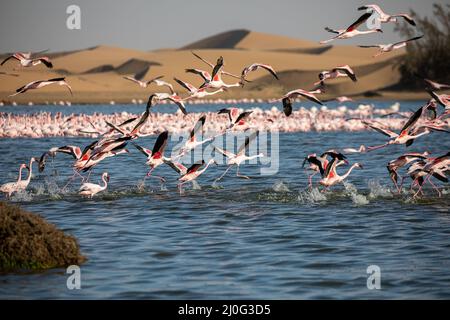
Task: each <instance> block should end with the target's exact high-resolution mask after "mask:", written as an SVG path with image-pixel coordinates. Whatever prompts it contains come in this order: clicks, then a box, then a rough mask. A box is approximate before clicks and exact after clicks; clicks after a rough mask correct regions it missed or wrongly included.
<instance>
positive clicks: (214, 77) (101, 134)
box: [0, 5, 450, 198]
mask: <svg viewBox="0 0 450 320" xmlns="http://www.w3.org/2000/svg"><path fill="white" fill-rule="evenodd" d="M358 10H366V11H367V12H366V13H364V14H363V15H362V16H360V17H359V18H358V19H357V20H356V21H354V22H353V23H352V24H350V26H349V27H347V28H346V29H331V28H329V27H326V28H325V30H326V31H328V32H330V33H333V34H335V36H334V37H333V38H331V39H329V40H324V41H321V42H320V43H321V44H326V43H329V42H331V41H335V40H342V39H349V38H353V37H356V36H362V35H367V34H372V33H382V32H383V31H382V30H381V29H380V28H375V29H370V30H359V29H358V28H359V27H360V26H361V25H362V24H363V23H365V22H366V21H368V19H369V18H370V17H372V16H373V15H376V19H377V20H378V21H379V23H380V25H381V24H383V23H390V22H397V19H398V18H402V19H405V21H407V22H408V23H409V24H410V25H412V26H415V25H416V24H415V22H414V20H413V19H412V18H411V17H410V16H409V15H407V14H404V13H399V14H387V13H385V12H384V11H382V9H381V8H380V7H379V6H377V5H365V6H361V7H359V8H358ZM422 37H423V35H419V36H416V37H414V38H411V39H407V40H404V41H400V42H397V43H393V44H380V45H376V46H361V47H376V48H378V49H379V52H378V53H377V54H376V55H375V56H378V55H380V54H382V53H386V52H390V51H393V50H397V49H400V48H402V47H405V46H406V45H407V44H408V43H410V42H412V41H418V40H420V39H421V38H422ZM192 54H193V56H194V57H195V58H197V59H198V60H200V61H202V62H203V63H204V64H205V65H206V66H208V68H209V69H208V71H205V70H202V69H197V68H186V69H185V72H186V73H192V74H195V75H197V76H198V77H199V78H200V79H199V80H201V83H200V84H199V85H198V86H196V85H193V84H190V83H187V82H185V81H184V80H182V79H179V78H174V81H175V82H176V83H177V84H178V85H179V86H180V87H181V88H183V89H184V90H186V91H187V94H186V95H184V96H183V95H181V94H178V93H177V92H176V89H175V88H174V86H173V85H172V84H171V83H169V82H166V81H164V80H161V79H162V78H163V77H164V76H162V75H160V76H156V77H153V78H152V79H150V80H143V79H144V77H145V75H146V74H147V72H148V68H146V69H145V70H144V71H141V72H139V73H138V74H135V75H133V76H131V75H130V76H125V77H124V79H125V80H127V81H130V83H135V84H136V85H139V86H140V87H141V88H143V89H145V88H147V87H149V86H150V85H152V84H155V85H156V86H158V87H164V88H167V89H168V90H169V92H158V93H154V94H151V95H150V96H149V98H148V101H147V104H146V108H145V110H144V112H143V113H142V114H140V115H132V114H128V113H126V112H123V113H118V114H113V115H103V114H94V115H91V116H88V115H83V114H81V115H80V114H78V115H75V114H72V115H69V116H64V115H62V114H61V113H56V114H54V115H52V114H50V113H45V112H42V113H39V114H33V115H27V114H25V115H13V114H9V113H1V114H0V137H20V136H31V137H36V138H38V137H51V136H88V137H91V138H92V139H93V140H92V141H91V142H90V143H89V144H88V145H86V146H73V145H66V146H60V147H51V148H49V149H48V150H43V152H42V154H41V156H40V157H31V159H30V162H29V165H26V164H20V165H19V174H18V179H17V180H16V181H13V182H9V183H5V184H3V185H1V186H0V192H2V193H4V194H6V196H7V197H11V196H12V195H13V194H14V193H17V192H20V191H23V190H26V189H27V187H28V185H29V184H30V181H31V179H32V167H33V163H34V162H37V163H38V169H39V172H43V171H44V170H45V168H46V163H47V159H48V158H49V157H51V158H54V157H56V156H57V154H67V155H70V156H71V157H72V158H73V162H72V164H71V166H70V168H71V169H72V171H73V175H72V177H71V178H70V179H69V181H68V182H67V183H66V185H65V186H64V188H66V187H67V186H68V185H69V184H70V183H72V182H73V181H74V180H75V179H76V178H80V179H81V187H80V188H79V190H78V193H79V194H80V195H81V196H84V197H89V198H92V197H93V196H95V195H96V194H98V193H100V192H102V191H105V190H106V189H107V188H108V182H109V181H110V175H109V174H108V172H103V174H102V176H101V180H102V182H103V184H94V183H90V182H89V178H90V175H91V173H92V171H93V169H94V168H95V167H96V166H97V165H98V164H99V163H101V162H102V161H104V160H105V159H108V158H116V157H117V156H118V155H121V154H128V153H129V152H130V151H129V150H128V149H127V147H128V145H129V144H132V145H133V146H134V147H135V148H136V149H137V150H138V151H139V152H141V153H142V154H143V155H144V156H145V159H146V160H145V165H146V166H148V167H149V169H148V171H147V174H146V175H145V177H144V180H145V179H147V178H156V179H158V180H159V181H160V182H161V183H164V182H165V181H166V180H165V178H164V177H162V176H156V175H154V172H155V170H156V171H157V168H158V167H160V166H164V165H167V166H169V167H170V168H172V169H173V170H175V171H176V172H177V173H178V174H179V178H178V183H177V186H178V189H179V192H180V194H182V193H183V186H184V185H185V184H187V183H189V182H190V183H192V184H193V186H194V187H196V184H197V182H196V180H197V179H198V178H199V177H200V176H201V175H202V174H203V173H204V172H205V171H206V170H207V169H208V168H209V167H210V166H211V165H212V164H216V165H217V162H216V161H215V160H214V159H209V160H206V161H205V159H201V160H198V161H196V162H194V163H193V164H192V165H191V166H189V167H188V166H186V165H185V164H183V163H182V159H183V157H184V156H185V155H187V154H190V153H192V152H194V151H195V150H196V149H197V148H203V147H204V146H206V145H208V144H211V145H212V146H213V150H214V152H215V153H217V154H219V155H222V156H223V157H225V158H226V160H227V162H226V164H227V168H226V169H225V171H224V172H223V173H222V174H221V175H220V176H219V177H218V178H217V179H215V182H219V181H220V180H222V179H223V178H224V177H225V175H226V174H227V173H228V172H229V170H230V169H231V168H233V167H236V176H237V177H239V178H243V179H250V177H248V176H246V175H242V174H240V167H241V165H242V164H244V163H245V162H246V161H250V160H253V159H258V158H263V157H265V155H264V154H263V153H258V154H253V155H252V154H249V152H248V150H249V149H250V145H251V144H252V143H254V141H255V140H257V138H258V136H259V132H261V131H263V130H264V131H284V132H294V131H312V130H315V131H338V130H348V131H358V130H365V129H373V130H375V131H377V132H379V133H381V134H383V135H385V136H387V137H388V140H387V141H386V142H385V143H384V144H382V145H379V146H365V145H361V146H360V147H359V148H353V147H349V148H344V149H342V150H341V151H339V150H336V149H330V150H327V151H325V152H323V153H320V155H317V154H315V153H313V154H309V155H308V156H306V158H305V159H304V162H303V167H304V165H305V164H306V163H309V167H308V168H307V170H309V171H312V172H313V173H312V174H308V186H309V187H310V188H312V187H313V177H314V176H315V175H316V174H320V179H319V181H318V185H319V186H322V187H323V190H322V191H323V192H325V191H327V190H329V188H331V187H332V186H335V185H337V184H339V183H342V182H344V181H345V180H346V179H347V178H348V177H349V176H350V174H351V172H352V171H353V170H354V169H363V165H362V164H361V163H354V164H352V165H351V166H350V168H349V169H347V171H346V172H345V173H343V174H339V173H338V168H339V167H342V166H347V165H349V161H348V160H347V156H346V154H348V153H364V154H368V153H371V152H374V151H375V150H378V149H381V148H386V147H389V146H390V145H393V144H401V145H405V146H406V147H409V146H410V145H412V144H413V143H414V141H416V139H418V138H420V137H421V136H424V135H428V134H431V133H433V132H443V133H449V132H450V131H449V130H448V129H447V128H448V126H449V122H448V116H449V115H450V95H446V94H441V93H438V92H439V91H440V90H446V89H449V88H450V85H447V84H441V83H437V82H435V81H432V80H429V79H423V81H424V84H425V90H426V92H428V94H429V95H430V100H429V101H428V102H427V103H426V104H425V105H423V106H421V107H420V108H419V109H417V110H416V111H414V112H399V110H398V106H397V107H395V106H393V107H391V108H390V109H376V108H374V107H373V106H364V105H361V106H360V107H358V108H357V109H356V110H351V109H348V108H346V107H345V106H341V107H339V108H337V109H336V110H330V109H328V108H327V107H326V106H325V104H324V102H323V101H321V100H320V98H319V95H320V94H322V93H324V92H325V90H326V83H328V82H329V81H332V80H333V79H337V78H348V79H349V80H351V81H352V82H357V81H358V78H357V75H356V74H355V72H354V71H353V70H352V68H351V67H350V65H348V64H342V65H339V66H336V67H334V68H331V69H328V70H325V71H322V72H320V73H319V74H318V78H319V81H318V82H315V83H313V84H312V88H311V89H309V90H308V89H302V88H298V89H295V90H290V91H289V92H287V93H285V94H284V95H282V96H281V97H280V98H278V99H275V100H273V102H276V103H279V102H281V103H282V107H283V109H282V112H280V111H279V110H278V108H276V107H273V108H272V109H270V110H262V109H259V108H254V109H253V110H242V109H239V108H237V107H231V108H222V109H220V110H219V111H218V112H217V113H216V112H209V113H203V114H201V115H200V117H199V114H197V113H189V112H188V111H187V108H186V103H188V101H192V100H193V99H202V98H205V97H208V96H213V95H216V94H219V93H221V92H224V91H227V90H228V89H229V88H233V87H241V88H242V87H244V86H245V85H246V83H247V82H250V81H249V80H248V79H247V78H248V75H249V74H250V73H251V72H257V71H259V70H261V71H263V72H267V73H269V74H270V75H271V76H273V77H274V78H275V79H276V80H279V79H280V78H279V76H278V74H277V73H276V71H275V69H274V68H273V67H272V66H270V65H268V64H264V63H259V62H258V63H252V64H250V65H248V66H245V67H243V68H242V72H241V73H240V74H233V73H230V72H228V71H226V70H225V67H226V64H225V58H224V57H223V56H219V57H218V58H217V60H216V62H215V63H212V62H210V61H208V60H206V59H204V58H202V57H201V56H199V55H198V54H197V53H195V52H192ZM11 59H13V60H17V61H18V62H19V65H20V66H21V67H33V66H36V65H39V64H44V65H45V66H46V67H48V68H52V67H53V63H52V62H51V61H50V59H49V58H48V57H45V56H37V54H34V55H33V54H32V53H21V52H17V53H14V54H12V55H11V56H8V57H7V58H6V59H5V60H4V61H3V62H2V63H1V65H3V64H5V63H6V62H7V61H9V60H11ZM417 76H418V77H421V76H420V75H417ZM222 77H230V78H234V79H235V82H233V83H229V82H225V81H224V80H223V78H222ZM421 78H423V77H421ZM51 84H56V85H59V86H65V87H67V88H68V90H69V91H70V93H71V94H73V92H72V87H71V86H70V85H69V83H68V82H67V80H66V79H65V78H55V79H49V80H37V81H33V82H31V83H28V84H25V85H24V86H22V87H20V88H18V89H17V90H16V92H15V93H13V94H11V96H14V95H17V94H24V93H26V92H27V91H30V90H32V89H40V88H42V87H45V86H48V85H51ZM299 99H307V100H309V101H312V102H313V103H315V104H317V105H319V106H320V109H319V108H318V107H315V106H314V107H312V108H311V109H310V110H307V109H305V108H300V109H299V110H297V111H294V110H293V103H294V102H296V101H299ZM336 100H338V101H340V102H348V101H352V100H351V98H348V97H345V96H343V97H338V98H336ZM164 102H171V103H174V104H176V105H177V106H178V109H179V111H178V112H177V113H175V114H157V113H154V112H152V110H153V108H154V106H155V105H157V104H161V103H164ZM441 108H443V111H442V112H440V109H441ZM374 116H378V118H376V119H375V118H374ZM405 118H406V120H405ZM393 130H398V132H395V131H393ZM186 131H188V132H189V135H188V138H187V139H186V141H184V143H183V144H182V146H181V147H179V148H178V150H177V152H175V153H174V152H172V153H171V155H170V156H167V155H166V147H167V144H168V140H169V137H170V135H171V134H172V135H173V134H178V133H182V132H186ZM205 132H211V133H213V134H212V135H210V136H209V137H205V136H204V135H205ZM236 132H243V133H245V135H246V138H245V141H244V143H242V145H240V146H239V148H237V152H236V153H234V150H225V149H222V148H221V147H219V146H217V145H216V144H215V139H216V138H218V137H220V136H223V135H225V134H228V133H236ZM155 134H157V135H158V136H157V139H156V141H155V143H154V145H153V147H152V148H151V149H149V148H147V147H144V146H143V145H142V144H138V143H137V140H138V139H139V138H141V137H145V136H148V135H155ZM202 150H203V149H202ZM449 166H450V153H449V152H447V153H443V154H442V155H439V156H436V157H432V156H431V155H430V153H429V152H428V151H424V152H422V153H412V152H406V153H404V154H402V155H400V156H399V157H397V158H396V159H394V160H391V161H389V162H388V164H387V166H386V167H387V170H388V174H389V177H390V178H391V180H392V182H393V183H394V186H395V188H396V191H397V192H398V193H401V192H402V190H403V185H404V180H405V179H407V178H408V177H409V178H410V179H411V186H410V189H411V190H413V192H414V197H417V196H419V195H423V194H424V192H423V187H424V186H425V184H427V183H429V184H430V185H431V186H432V187H433V189H434V190H436V192H437V193H438V195H439V196H441V195H442V192H441V191H440V190H439V188H438V186H437V185H436V184H435V182H434V181H433V179H436V180H439V181H440V182H444V183H448V178H447V175H448V173H449V170H450V167H449ZM23 169H27V170H28V176H27V178H26V179H25V180H22V171H23ZM401 170H405V172H404V173H402V172H401ZM83 174H84V175H83ZM415 188H417V190H416V189H415Z"/></svg>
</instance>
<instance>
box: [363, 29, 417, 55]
mask: <svg viewBox="0 0 450 320" xmlns="http://www.w3.org/2000/svg"><path fill="white" fill-rule="evenodd" d="M422 37H423V35H421V36H417V37H414V38H411V39H408V40H403V41H399V42H395V43H388V44H376V45H368V46H358V47H360V48H378V49H379V52H378V53H376V54H375V55H374V56H373V57H374V58H376V57H378V56H380V55H382V54H383V53H386V52H391V51H394V50H398V49H401V48H403V47H406V45H407V44H408V43H409V42H411V41H416V40H419V39H421V38H422Z"/></svg>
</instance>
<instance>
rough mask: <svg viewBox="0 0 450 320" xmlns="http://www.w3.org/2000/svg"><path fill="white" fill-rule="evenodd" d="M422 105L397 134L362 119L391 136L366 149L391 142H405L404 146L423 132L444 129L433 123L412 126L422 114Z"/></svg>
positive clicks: (369, 149)
mask: <svg viewBox="0 0 450 320" xmlns="http://www.w3.org/2000/svg"><path fill="white" fill-rule="evenodd" d="M423 110H424V107H420V108H419V109H418V110H417V111H416V112H414V114H413V115H412V116H411V117H410V118H409V119H408V121H407V122H406V123H405V125H404V126H403V128H402V129H401V130H400V134H397V133H395V132H393V131H391V130H389V129H386V128H384V127H383V126H382V125H380V124H377V123H375V122H368V121H364V120H363V121H362V122H363V123H364V124H365V125H366V126H368V127H370V128H372V129H374V130H376V131H378V132H380V133H382V134H384V135H386V136H388V137H389V138H391V139H390V140H389V141H388V142H386V143H385V144H383V145H380V146H375V147H368V148H367V151H373V150H376V149H380V148H383V147H386V146H388V145H391V144H406V146H407V147H408V146H410V145H411V144H412V143H413V142H414V140H415V139H417V138H418V137H420V136H423V135H425V134H429V133H430V132H431V131H445V132H447V130H445V129H443V128H442V127H439V126H435V125H431V124H430V125H423V126H421V127H418V128H414V125H415V124H416V123H417V121H418V120H419V118H420V117H421V116H422V113H423Z"/></svg>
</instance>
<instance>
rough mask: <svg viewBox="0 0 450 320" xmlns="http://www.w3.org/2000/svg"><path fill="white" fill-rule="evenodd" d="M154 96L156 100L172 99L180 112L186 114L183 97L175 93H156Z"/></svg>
mask: <svg viewBox="0 0 450 320" xmlns="http://www.w3.org/2000/svg"><path fill="white" fill-rule="evenodd" d="M155 95H156V98H157V99H158V100H169V101H172V102H173V103H175V104H176V105H177V106H178V108H179V109H180V110H181V112H183V114H184V115H187V111H186V107H185V105H184V103H183V99H182V98H181V97H180V96H178V95H177V94H176V93H172V94H169V93H156V94H155Z"/></svg>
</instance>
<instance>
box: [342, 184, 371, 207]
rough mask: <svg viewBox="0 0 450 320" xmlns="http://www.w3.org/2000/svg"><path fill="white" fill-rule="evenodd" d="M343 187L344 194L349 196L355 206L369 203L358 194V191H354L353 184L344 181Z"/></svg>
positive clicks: (363, 196) (364, 197)
mask: <svg viewBox="0 0 450 320" xmlns="http://www.w3.org/2000/svg"><path fill="white" fill-rule="evenodd" d="M344 187H345V191H346V193H347V194H348V195H349V196H350V198H351V199H352V202H353V203H354V204H355V205H357V206H364V205H366V204H369V202H370V201H369V200H368V199H367V197H366V196H365V195H363V194H359V193H358V189H356V187H355V186H354V185H353V184H351V183H350V182H345V181H344Z"/></svg>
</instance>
